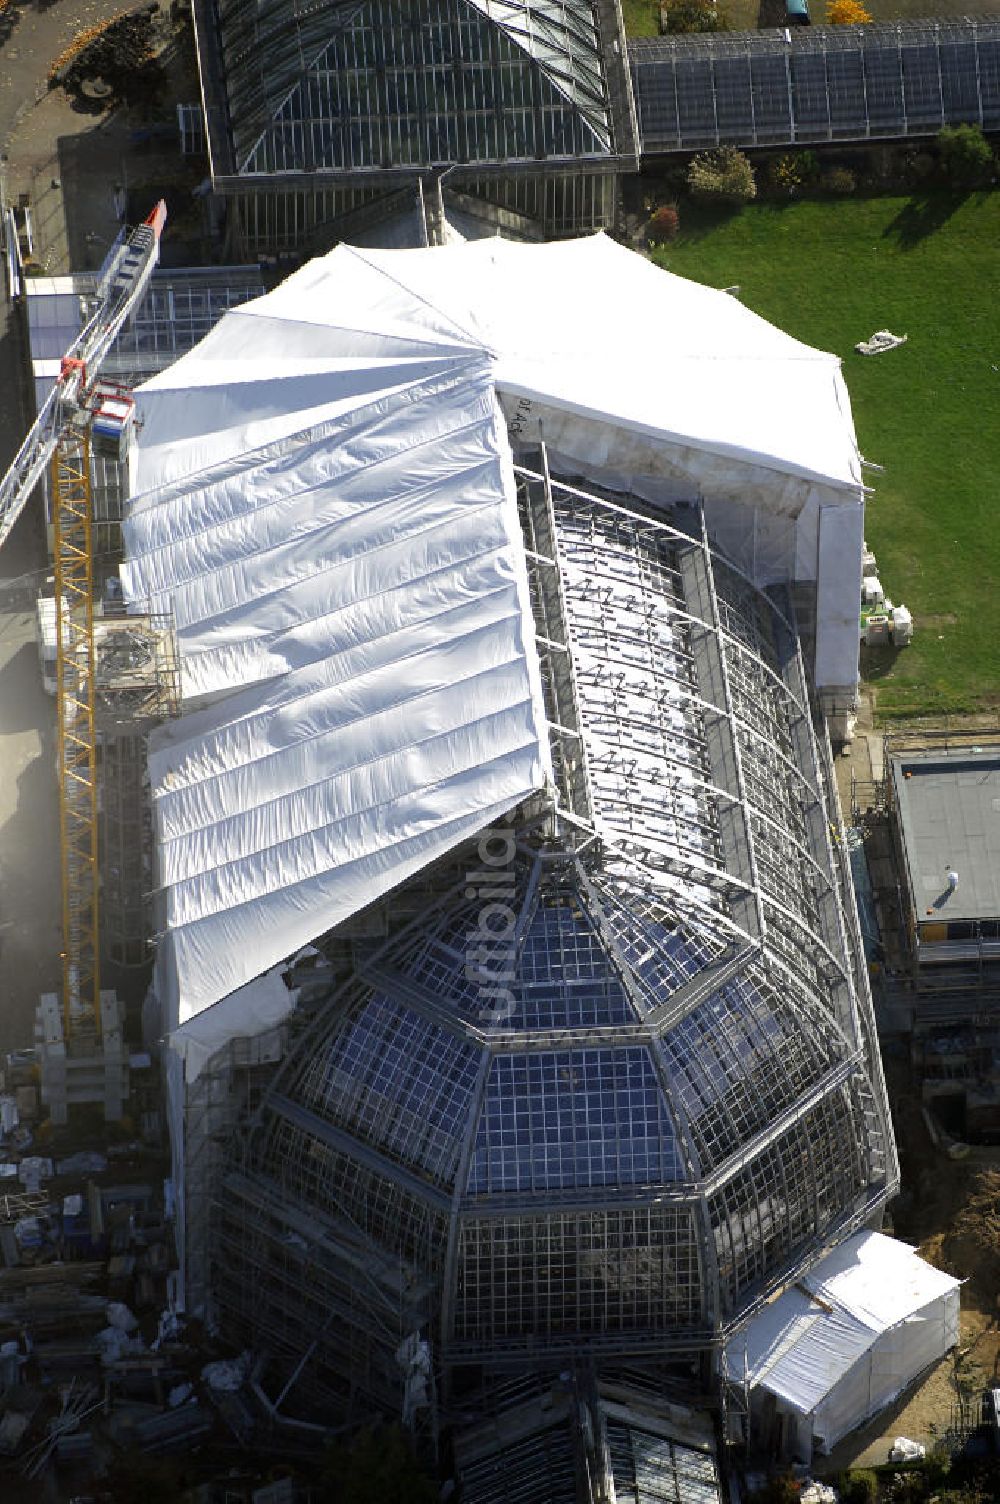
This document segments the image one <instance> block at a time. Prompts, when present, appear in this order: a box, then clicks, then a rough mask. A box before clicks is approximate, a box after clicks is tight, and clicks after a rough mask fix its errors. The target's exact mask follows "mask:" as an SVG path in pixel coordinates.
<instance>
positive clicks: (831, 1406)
mask: <svg viewBox="0 0 1000 1504" xmlns="http://www.w3.org/2000/svg"><path fill="white" fill-rule="evenodd" d="M958 1313H959V1281H958V1280H956V1279H954V1278H952V1276H951V1275H950V1274H944V1273H943V1272H942V1271H941V1270H940V1269H935V1268H933V1267H932V1265H930V1264H928V1263H926V1262H925V1261H924V1260H923V1259H922V1258H920V1257H919V1256H918V1255H917V1254H916V1253H915V1252H914V1250H913V1249H912V1248H909V1247H908V1246H907V1245H906V1244H905V1243H899V1242H897V1241H896V1240H895V1239H894V1238H887V1237H884V1236H883V1235H882V1234H881V1233H876V1232H860V1233H856V1234H855V1235H854V1237H851V1238H848V1239H847V1240H846V1242H844V1243H842V1244H840V1245H839V1247H837V1248H835V1249H834V1250H833V1252H832V1253H830V1254H828V1255H827V1256H826V1258H824V1259H822V1260H821V1261H820V1262H819V1263H818V1264H816V1265H815V1266H814V1267H813V1268H812V1270H811V1271H810V1272H809V1273H808V1274H807V1275H805V1276H804V1277H803V1278H802V1279H801V1280H800V1281H799V1282H798V1284H796V1285H795V1286H794V1287H793V1288H792V1289H790V1290H786V1291H785V1293H784V1294H783V1295H781V1296H780V1297H779V1298H778V1299H777V1300H776V1301H774V1302H773V1303H772V1304H771V1305H769V1306H766V1307H765V1308H764V1309H763V1310H762V1311H761V1312H760V1313H759V1314H758V1315H757V1316H756V1317H755V1318H754V1320H753V1321H752V1322H751V1323H750V1324H749V1326H748V1327H747V1328H746V1330H745V1331H744V1332H742V1333H740V1334H739V1335H738V1336H736V1337H734V1338H733V1339H732V1341H731V1342H730V1343H729V1345H728V1347H727V1349H726V1359H727V1363H728V1367H729V1372H730V1373H731V1374H732V1375H733V1376H734V1377H738V1378H739V1377H745V1378H746V1380H747V1381H748V1382H749V1384H750V1387H751V1389H765V1390H767V1391H768V1393H770V1394H773V1395H774V1396H775V1397H776V1399H778V1400H779V1401H780V1402H781V1403H782V1404H783V1405H784V1406H787V1407H788V1408H789V1409H791V1410H794V1411H796V1412H797V1413H798V1414H800V1415H804V1416H812V1423H813V1433H814V1437H815V1440H816V1442H817V1444H819V1445H820V1446H822V1447H824V1448H827V1449H828V1448H829V1447H831V1446H833V1445H834V1444H835V1443H836V1442H837V1441H838V1440H839V1439H840V1437H841V1436H844V1435H846V1433H847V1432H848V1431H850V1430H853V1428H854V1427H855V1426H858V1425H860V1424H861V1423H862V1421H864V1420H866V1419H867V1418H868V1417H869V1416H870V1415H874V1414H875V1413H876V1411H878V1410H880V1409H881V1408H882V1407H883V1406H884V1405H887V1404H888V1403H889V1402H890V1401H891V1400H892V1399H894V1398H895V1397H896V1396H897V1395H898V1394H899V1393H900V1392H901V1391H902V1390H903V1389H905V1387H906V1385H907V1384H909V1383H910V1381H911V1380H912V1379H914V1378H916V1376H917V1375H918V1374H919V1373H921V1372H922V1371H923V1370H924V1369H925V1368H927V1367H928V1366H929V1365H930V1364H931V1363H933V1362H936V1360H937V1359H938V1358H940V1357H942V1356H943V1355H944V1353H945V1352H947V1350H948V1348H949V1347H952V1346H954V1344H955V1342H956V1341H957V1340H958Z"/></svg>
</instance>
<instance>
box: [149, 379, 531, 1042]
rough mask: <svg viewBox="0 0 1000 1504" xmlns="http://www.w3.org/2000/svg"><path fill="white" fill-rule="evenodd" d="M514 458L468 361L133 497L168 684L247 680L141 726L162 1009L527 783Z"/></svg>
mask: <svg viewBox="0 0 1000 1504" xmlns="http://www.w3.org/2000/svg"><path fill="white" fill-rule="evenodd" d="M509 470H510V459H509V454H508V453H507V451H506V446H505V444H504V443H503V439H502V431H501V428H500V422H499V414H498V412H497V409H496V405H495V402H494V400H493V397H492V393H491V390H490V387H489V383H488V378H487V373H486V371H485V370H484V366H483V363H482V361H480V362H478V363H477V362H471V363H470V362H465V363H464V365H463V367H462V368H461V369H460V370H459V371H458V372H457V373H452V374H449V375H448V376H446V377H437V378H434V379H432V380H430V381H424V382H418V383H414V384H413V385H412V386H411V387H409V388H408V389H407V390H405V391H403V392H395V393H391V394H389V395H387V396H384V397H382V398H381V399H380V400H378V401H375V402H370V401H369V402H366V403H365V404H364V405H362V406H360V407H356V410H355V411H354V412H352V413H351V414H349V415H346V416H344V417H341V418H340V419H338V420H331V421H328V422H327V423H325V424H319V425H316V426H314V427H312V428H310V429H308V430H307V431H306V432H304V433H301V434H298V435H296V436H295V438H294V440H293V441H291V443H289V444H285V443H283V442H280V441H279V442H276V443H272V444H271V445H269V446H264V447H263V448H261V449H258V450H256V451H254V452H253V453H252V454H250V455H243V456H240V458H239V460H230V461H226V462H224V463H222V464H221V465H219V466H216V467H214V468H212V469H211V470H209V471H207V472H205V473H203V474H202V475H201V476H200V477H199V480H198V484H197V486H192V487H190V488H188V489H186V490H182V491H181V492H180V493H176V492H175V491H174V490H173V489H170V490H169V491H168V492H167V494H166V495H165V496H164V495H163V494H161V495H159V496H154V497H147V498H145V499H142V500H140V502H139V504H138V505H137V506H136V508H135V509H134V511H133V514H132V517H131V520H130V521H129V523H128V527H127V535H128V540H129V543H130V545H131V546H132V549H133V551H134V557H133V560H132V562H131V564H130V565H129V566H128V567H127V568H126V569H125V571H124V580H125V583H126V587H127V589H128V592H129V594H130V595H131V597H132V598H133V599H135V598H136V596H137V595H139V596H151V597H152V598H153V600H154V602H155V603H156V604H157V605H161V606H162V605H165V604H167V602H170V603H172V604H173V606H174V609H175V613H176V619H177V623H178V627H179V644H180V649H181V654H182V663H183V676H184V687H185V690H186V692H187V694H188V695H204V694H205V693H208V692H213V693H217V692H218V691H221V690H224V689H226V688H229V687H234V688H236V687H237V686H243V687H242V688H236V692H235V693H234V694H232V695H230V696H229V697H227V698H225V699H222V700H218V699H216V700H215V701H214V702H213V703H210V704H207V705H203V707H202V708H201V709H200V710H197V711H193V712H190V713H188V714H187V715H183V716H181V718H180V719H179V720H176V721H173V722H171V723H168V724H167V725H165V726H163V727H161V728H160V729H159V731H158V732H157V733H156V734H155V735H154V737H153V739H152V744H151V752H150V779H151V785H152V791H153V801H154V818H155V823H156V834H157V850H158V862H159V874H160V879H161V883H162V884H163V888H162V911H163V912H162V924H163V927H164V930H165V933H164V936H163V939H162V941H161V943H160V946H159V949H158V952H157V979H156V987H157V992H158V995H159V997H160V1000H161V1002H162V1003H163V1005H164V1009H165V1018H164V1022H165V1024H166V1026H167V1027H173V1026H175V1025H176V1024H177V1023H178V1022H181V1023H183V1022H184V1020H185V1019H187V1018H190V1017H192V1016H193V1015H194V1014H197V1013H199V1012H200V1011H201V1009H203V1008H205V1007H207V1006H209V1005H210V1004H212V1003H215V1002H217V1001H218V1000H219V999H221V998H224V997H226V996H227V994H229V993H231V992H232V991H233V990H234V989H235V988H237V987H240V986H242V985H243V984H244V983H245V982H247V981H249V980H250V979H251V978H253V977H255V976H257V975H259V974H260V973H261V972H262V971H264V970H265V968H266V967H268V966H272V965H273V964H274V963H275V962H277V961H279V960H280V959H281V958H282V957H283V956H286V955H288V954H290V952H291V951H293V950H296V949H297V948H298V947H299V946H301V945H303V944H305V943H306V942H307V941H309V940H311V939H313V938H314V937H315V936H316V935H318V934H322V933H323V931H324V930H326V929H329V928H330V927H331V926H332V925H334V924H336V923H338V922H339V921H340V920H342V919H344V918H346V917H347V916H349V915H350V914H352V913H354V912H356V911H357V910H359V909H361V908H364V907H365V906H366V905H367V904H369V903H371V902H372V901H373V900H374V899H375V898H376V897H378V896H379V895H380V894H381V893H384V892H386V891H387V890H388V889H390V888H392V887H394V886H395V885H396V884H397V883H399V882H401V881H403V879H404V878H406V877H407V876H409V875H411V874H412V873H414V872H416V871H418V870H419V869H420V868H421V867H423V866H424V865H426V864H428V863H429V862H431V861H433V860H434V859H435V858H436V857H437V856H439V855H441V854H442V853H443V852H444V851H447V850H448V849H450V848H451V847H452V846H454V845H456V844H457V843H458V842H460V841H462V840H464V839H467V838H468V837H469V836H471V835H473V834H475V832H476V831H477V830H480V829H481V828H482V827H483V826H485V825H488V824H489V823H490V821H491V820H492V819H494V818H495V817H497V816H498V815H500V814H501V813H503V812H504V811H505V810H507V809H509V808H511V807H512V806H514V805H516V804H517V803H519V802H520V801H521V800H522V799H524V798H525V797H526V796H527V795H528V794H530V793H531V792H532V791H533V790H535V789H537V788H540V787H542V785H543V784H544V783H545V780H546V778H547V776H548V770H549V759H548V742H547V737H546V733H545V717H544V710H543V707H542V695H541V682H540V673H539V666H538V658H537V654H536V653H535V651H534V632H533V626H532V617H531V609H530V606H529V604H528V601H527V576H526V571H525V561H524V554H523V547H522V544H521V541H520V527H519V523H518V518H517V509H516V502H515V498H514V486H513V477H512V475H510V474H509Z"/></svg>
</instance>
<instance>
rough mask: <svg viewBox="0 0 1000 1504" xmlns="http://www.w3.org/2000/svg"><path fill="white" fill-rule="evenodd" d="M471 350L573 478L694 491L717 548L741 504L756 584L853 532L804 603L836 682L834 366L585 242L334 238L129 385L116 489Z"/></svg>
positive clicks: (840, 409) (323, 413)
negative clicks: (374, 246) (575, 473)
mask: <svg viewBox="0 0 1000 1504" xmlns="http://www.w3.org/2000/svg"><path fill="white" fill-rule="evenodd" d="M470 355H477V356H480V357H482V356H485V357H487V358H488V360H489V363H490V369H491V372H492V377H493V381H494V384H495V388H496V392H497V395H498V397H499V399H500V402H501V405H502V407H503V410H504V413H505V415H506V417H507V420H508V422H509V424H510V427H511V431H512V432H513V433H518V434H520V435H522V436H524V437H527V438H528V439H530V438H532V437H533V436H535V435H537V434H538V433H539V432H540V431H541V432H544V436H545V439H546V443H547V444H548V446H549V448H550V450H551V451H553V452H555V451H558V452H559V454H560V456H561V457H562V458H563V459H564V460H565V461H566V462H567V463H568V464H569V465H570V466H573V467H578V468H579V471H580V473H581V474H582V475H583V476H585V477H586V476H594V477H596V476H597V475H599V474H600V473H602V472H603V473H608V472H614V473H615V474H617V475H618V476H620V477H622V478H623V479H624V482H625V483H626V484H629V483H632V484H634V485H635V487H636V489H641V487H642V481H643V479H644V478H649V477H653V478H656V479H661V480H664V481H666V482H669V489H670V490H672V491H673V492H674V493H676V494H683V495H686V497H687V498H688V499H690V498H691V497H693V496H695V495H698V496H700V497H701V498H702V500H703V501H704V502H705V506H706V514H707V515H708V516H709V517H710V518H711V519H712V525H713V528H714V530H715V533H716V534H717V536H718V537H719V538H720V539H721V540H722V541H723V543H727V542H729V541H730V530H729V529H727V527H726V526H725V509H726V507H728V506H734V505H735V506H737V507H740V508H742V509H751V510H752V511H756V512H757V513H758V514H759V521H758V524H757V525H756V527H755V533H754V535H755V538H756V540H757V544H758V546H757V547H755V549H754V551H753V557H752V559H750V560H747V561H742V562H744V564H745V566H746V565H750V566H752V567H753V568H754V569H755V575H754V578H755V581H756V583H758V584H760V585H769V584H772V583H775V582H776V581H779V580H783V579H785V578H787V573H788V569H789V568H792V569H793V570H794V578H795V579H797V580H802V581H809V582H813V581H815V580H816V579H817V571H818V570H819V569H820V568H821V567H822V566H821V561H820V559H819V557H818V548H817V538H818V526H819V523H818V519H819V517H820V516H822V515H823V514H825V513H826V512H827V511H829V510H834V511H838V512H839V511H841V510H844V511H847V512H850V513H851V514H852V518H851V521H850V523H849V524H848V525H847V526H846V527H845V528H844V529H842V530H841V532H840V534H839V542H838V547H837V548H836V550H834V552H836V553H837V555H838V557H839V555H840V554H842V552H843V548H842V546H841V545H845V546H846V545H847V544H850V545H851V546H852V547H853V545H854V540H855V539H856V540H857V550H856V552H857V558H856V559H854V558H853V556H852V557H851V558H850V559H848V560H847V561H846V564H845V565H844V568H843V581H844V584H843V588H842V589H841V590H840V591H839V592H838V590H837V588H836V587H835V590H834V597H833V598H831V597H830V596H829V595H828V594H826V593H823V598H822V600H821V602H820V609H819V610H818V612H817V622H816V626H817V634H816V635H817V674H816V682H817V685H818V687H819V688H820V690H821V691H822V690H825V689H826V687H827V686H830V687H831V688H835V689H836V690H838V691H843V689H844V686H845V685H846V686H847V694H848V697H850V696H852V695H853V689H852V688H851V686H852V685H853V684H854V682H855V680H856V660H857V652H858V640H857V623H856V620H855V618H856V615H857V611H856V606H857V602H856V601H854V600H850V601H849V602H848V601H847V596H848V595H849V594H850V588H849V584H848V582H849V581H850V579H851V577H852V576H853V575H854V574H858V575H860V567H861V566H860V549H861V544H860V539H861V536H862V514H863V489H862V483H861V460H860V456H859V454H858V449H857V441H856V438H855V434H854V425H853V421H852V417H851V408H850V399H849V397H848V394H847V389H846V386H845V384H844V381H843V377H842V375H841V370H840V361H839V359H838V358H837V357H836V356H833V355H829V354H826V353H824V352H822V351H819V350H814V349H811V348H810V347H809V346H808V345H804V344H802V343H801V342H800V341H798V340H795V339H793V338H791V337H790V336H789V335H787V334H784V333H783V332H782V331H781V330H779V329H776V328H774V327H773V326H772V325H771V324H768V323H767V322H766V321H765V320H763V319H761V318H759V317H757V315H756V314H754V313H751V312H750V311H749V310H748V309H746V308H744V307H743V306H742V304H741V303H740V302H739V301H738V300H737V299H735V298H733V297H731V296H729V295H728V294H726V293H722V292H718V291H715V290H713V289H711V288H706V287H701V286H699V285H697V284H694V283H691V282H688V281H685V280H684V279H683V278H680V277H674V276H672V275H671V274H670V273H668V272H664V271H661V270H659V269H658V268H656V267H654V266H653V265H651V263H649V262H647V261H646V260H645V259H644V258H642V257H640V256H637V255H636V254H635V253H634V252H631V251H628V250H625V249H624V248H623V247H622V246H619V245H617V244H615V242H613V241H611V240H609V239H608V238H607V237H606V236H604V235H594V236H591V237H588V238H586V239H582V240H576V241H559V242H556V243H552V244H546V245H526V244H518V243H517V242H513V241H505V240H501V239H499V238H493V239H489V240H480V241H476V242H471V243H468V244H453V245H448V246H442V247H435V248H432V249H416V250H395V251H393V250H367V249H366V250H362V249H359V248H356V247H350V246H343V245H342V246H338V247H337V249H336V250H334V251H331V252H330V253H329V255H327V256H325V257H322V258H319V259H317V260H315V261H313V262H310V263H309V265H308V266H306V267H304V268H303V269H302V270H301V271H299V272H296V273H295V274H294V275H293V276H292V277H290V278H289V279H288V280H287V281H286V282H285V283H283V284H282V285H281V286H280V287H278V288H276V289H275V291H274V292H271V293H269V294H267V296H266V297H263V298H258V299H256V300H254V301H252V302H249V303H246V304H244V305H242V306H241V307H240V308H239V309H236V310H234V311H232V312H230V313H229V314H228V315H227V316H226V317H225V318H224V319H223V320H222V321H221V323H220V324H219V325H218V326H217V327H216V329H215V330H214V331H213V332H212V333H211V334H210V335H209V336H208V338H207V339H205V340H203V341H202V343H201V344H200V345H199V346H198V347H197V348H196V349H194V350H193V351H191V352H189V354H187V355H186V356H184V357H183V358H182V359H181V360H179V361H177V362H176V364H175V365H173V366H172V367H171V368H170V369H169V370H167V371H165V372H163V373H161V374H160V375H158V376H156V377H155V378H154V379H153V380H152V381H150V382H148V383H147V384H146V386H145V387H144V388H142V389H141V390H140V392H139V393H138V394H137V397H138V409H139V413H140V416H141V418H142V420H143V423H144V427H143V430H142V438H141V444H140V446H139V448H138V451H137V452H136V457H135V459H134V462H133V477H132V491H133V494H135V493H138V492H144V491H148V490H158V489H159V488H161V487H163V486H165V485H167V484H169V483H170V482H172V481H178V480H180V479H182V478H185V477H194V476H195V475H197V474H198V473H199V472H200V471H202V470H204V469H205V468H206V467H211V466H216V465H219V464H221V463H223V462H225V461H226V460H236V461H238V460H239V459H240V457H241V456H242V455H243V454H245V452H246V451H247V450H248V449H256V448H258V447H259V446H261V445H265V444H270V443H273V442H274V441H276V440H280V439H282V438H285V437H287V436H288V435H290V434H294V433H299V432H301V431H302V430H303V429H304V428H305V427H307V426H317V425H320V424H323V423H325V422H327V421H329V420H331V419H334V418H336V417H337V416H340V415H343V414H345V413H348V412H350V411H351V410H352V409H353V408H354V407H355V406H356V405H357V402H358V400H359V397H360V394H361V393H363V392H367V393H368V394H369V396H370V397H374V396H375V395H376V394H377V393H379V392H389V391H400V390H403V389H404V388H405V387H406V386H408V385H409V384H411V383H412V382H414V381H416V380H421V379H424V378H426V377H428V376H430V375H432V374H434V373H435V372H437V373H441V372H445V371H451V370H452V369H453V368H454V365H455V362H456V361H461V360H462V359H464V358H466V357H468V356H470ZM164 499H165V498H164ZM768 519H785V521H784V523H783V524H782V526H779V527H777V528H776V529H775V528H773V527H769V526H768ZM800 519H802V521H801V522H800ZM741 531H745V528H744V526H743V524H742V522H741V524H740V527H739V528H738V529H737V532H741ZM800 533H802V536H801V537H800V536H799V535H800ZM831 538H832V534H831ZM826 562H832V554H830V553H828V555H827V559H826ZM855 565H856V566H857V568H855ZM839 567H840V565H839V564H838V568H839ZM852 663H853V664H854V665H855V667H854V668H853V670H852V668H851V664H852ZM845 675H846V677H845ZM840 698H842V695H841V696H840ZM838 703H839V699H838Z"/></svg>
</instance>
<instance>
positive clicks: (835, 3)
mask: <svg viewBox="0 0 1000 1504" xmlns="http://www.w3.org/2000/svg"><path fill="white" fill-rule="evenodd" d="M826 19H827V20H828V21H829V23H830V25H831V26H867V25H868V24H869V23H870V22H871V19H872V18H871V16H870V15H869V14H868V12H867V11H866V10H865V8H864V6H863V5H862V4H861V0H830V3H829V5H828V6H827V8H826Z"/></svg>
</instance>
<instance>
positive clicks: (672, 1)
mask: <svg viewBox="0 0 1000 1504" xmlns="http://www.w3.org/2000/svg"><path fill="white" fill-rule="evenodd" d="M660 30H661V31H663V32H667V33H669V34H670V35H672V36H681V35H684V34H686V33H689V32H693V31H728V30H729V20H728V17H726V16H725V15H724V14H722V13H721V12H720V11H719V7H718V6H717V5H716V3H715V0H662V4H661V5H660Z"/></svg>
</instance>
